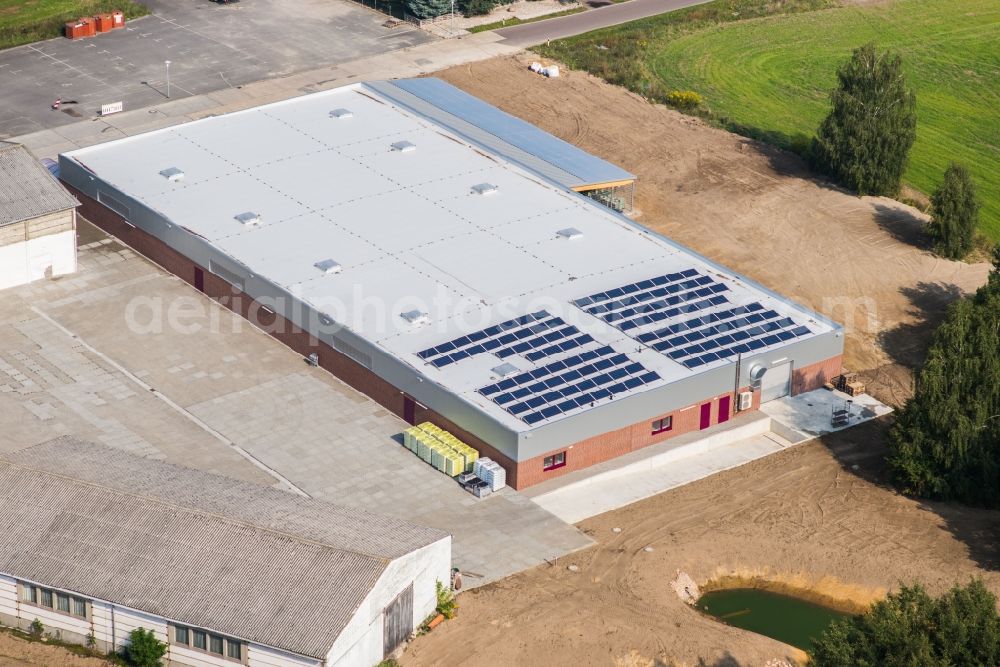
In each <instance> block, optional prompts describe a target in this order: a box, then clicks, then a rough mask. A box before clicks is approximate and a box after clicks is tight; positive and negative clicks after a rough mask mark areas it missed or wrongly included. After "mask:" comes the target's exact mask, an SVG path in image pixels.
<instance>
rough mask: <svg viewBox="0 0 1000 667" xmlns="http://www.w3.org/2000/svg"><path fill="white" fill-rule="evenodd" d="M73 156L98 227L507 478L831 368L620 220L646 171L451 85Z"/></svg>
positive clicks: (794, 317)
mask: <svg viewBox="0 0 1000 667" xmlns="http://www.w3.org/2000/svg"><path fill="white" fill-rule="evenodd" d="M60 161H61V162H60V164H61V169H62V178H63V180H64V181H65V182H66V183H67V184H69V185H70V186H71V188H72V189H73V191H74V193H76V195H77V196H78V197H79V198H80V199H81V201H82V202H83V209H82V210H83V212H84V215H85V216H86V217H87V218H88V219H90V220H92V221H93V222H95V223H96V224H98V225H99V226H101V227H103V228H104V229H105V230H106V231H108V232H110V233H112V234H114V235H115V236H117V237H118V238H119V239H120V240H122V241H123V242H124V243H126V244H128V245H131V246H132V247H134V248H136V249H137V250H139V251H140V252H143V253H144V254H146V255H148V256H149V257H151V258H153V259H154V260H155V261H157V262H159V263H161V264H162V265H163V266H165V267H167V268H168V269H170V270H171V271H173V272H174V273H176V274H177V275H179V276H180V277H182V278H183V279H185V280H187V281H189V282H190V283H191V284H192V285H193V286H194V287H195V288H197V289H199V290H201V291H203V292H205V293H206V294H208V295H209V296H211V297H213V298H216V299H219V300H221V301H222V302H223V303H226V304H227V305H229V306H230V307H232V308H233V309H234V310H236V311H237V312H240V313H242V314H244V315H245V316H247V317H250V318H251V319H253V320H254V321H255V322H256V323H257V324H258V325H259V326H261V327H262V328H264V329H266V330H268V331H270V332H271V333H272V334H274V335H275V336H277V337H278V338H279V339H280V340H282V341H283V342H285V343H286V344H288V345H289V346H291V347H292V348H293V349H295V350H297V351H299V352H300V353H302V354H303V356H308V355H310V354H315V355H316V361H317V363H318V364H319V365H321V366H323V367H324V368H327V369H329V370H331V371H332V372H333V373H335V374H336V375H338V376H339V377H341V378H342V379H344V380H345V381H346V382H348V383H349V384H351V385H352V386H354V387H355V388H357V389H359V390H361V391H363V392H365V393H367V394H369V395H370V396H372V397H373V398H375V399H376V400H378V401H379V402H381V403H382V404H383V405H386V406H387V407H389V408H390V409H391V410H393V411H394V412H395V413H396V414H398V415H400V416H401V417H403V418H404V419H405V420H407V421H409V422H411V423H419V422H421V421H424V420H430V421H432V422H434V423H436V424H437V425H438V426H440V427H441V428H444V429H445V430H448V431H451V432H452V433H454V434H455V435H456V436H457V437H459V438H461V439H462V440H464V441H465V442H467V443H468V444H470V445H472V446H473V447H475V448H477V449H479V450H480V451H481V452H482V453H483V454H484V455H487V456H489V457H491V458H493V459H494V460H496V461H498V462H499V463H500V464H501V465H503V466H504V467H505V468H506V470H507V480H508V483H510V484H511V485H512V486H514V487H515V488H525V487H526V486H529V485H531V484H535V483H538V482H541V481H544V480H546V479H549V478H551V477H554V476H558V475H561V474H564V473H566V472H569V471H572V470H575V469H580V468H583V467H586V466H589V465H592V464H594V463H597V462H599V461H603V460H606V459H609V458H612V457H614V456H617V455H620V454H623V453H626V452H629V451H633V450H636V449H639V448H641V447H645V446H647V445H651V444H655V443H657V442H661V441H663V440H665V439H667V438H670V437H673V436H676V435H679V434H681V433H686V432H690V431H696V430H699V429H708V428H712V427H714V426H717V425H719V424H721V423H725V422H726V421H728V420H729V419H730V418H731V417H733V416H735V415H736V414H737V413H738V412H741V411H748V410H755V409H757V407H758V406H759V405H760V403H761V402H762V401H768V400H773V399H775V398H778V397H781V396H784V395H786V394H789V393H798V392H800V391H805V390H809V389H814V388H817V387H819V386H821V385H822V384H823V383H824V382H826V381H828V380H829V379H830V378H832V377H833V376H834V375H837V374H839V372H840V361H841V354H842V352H843V335H842V331H841V328H840V326H839V325H837V324H836V323H834V322H832V321H830V320H828V319H826V318H824V317H822V316H820V315H819V314H817V313H814V312H812V311H810V310H808V309H806V308H803V307H802V306H800V305H798V304H795V303H793V302H792V301H790V300H788V299H786V298H784V297H782V296H780V295H778V294H776V293H774V292H772V291H770V290H768V289H766V288H764V287H763V286H761V285H759V284H757V283H755V282H753V281H752V280H749V279H748V278H746V277H744V276H741V275H739V274H737V273H735V272H734V271H732V270H730V269H727V268H726V267H723V266H720V265H718V264H717V263H715V262H713V261H711V260H709V259H707V258H705V257H702V256H700V255H698V254H697V253H695V252H692V251H691V250H689V249H688V248H685V247H682V246H680V245H678V244H677V243H674V242H673V241H671V240H670V239H667V238H665V237H663V236H661V235H659V234H657V233H655V232H653V231H651V230H650V229H647V228H645V227H643V226H642V225H639V224H637V223H635V222H634V221H632V220H630V219H629V218H628V217H626V216H625V215H623V214H622V211H627V209H628V208H629V205H630V197H631V194H630V192H631V190H630V188H631V187H632V185H633V182H634V180H635V177H634V176H633V175H632V174H629V173H628V172H626V171H625V170H623V169H621V168H619V167H616V166H614V165H610V164H608V163H607V162H605V161H603V160H600V159H599V158H597V157H595V156H592V155H589V154H587V153H585V152H584V151H582V150H580V149H579V148H577V147H575V146H572V145H570V144H568V143H566V142H564V141H561V140H559V139H557V138H556V137H553V136H552V135H549V134H547V133H545V132H543V131H541V130H540V129H538V128H536V127H534V126H532V125H530V124H528V123H526V122H524V121H523V120H520V119H518V118H515V117H513V116H510V115H508V114H506V113H503V112H501V111H500V110H498V109H496V108H494V107H491V106H490V105H488V104H486V103H485V102H482V101H481V100H478V99H476V98H474V97H472V96H470V95H467V94H466V93H463V92H462V91H460V90H458V89H457V88H454V87H453V86H450V85H449V84H447V83H445V82H443V81H440V80H437V79H411V80H402V81H388V82H386V81H383V82H370V83H357V84H353V85H349V86H345V87H341V88H336V89H333V90H329V91H325V92H321V93H315V94H311V95H306V96H303V97H298V98H295V99H291V100H286V101H283V102H278V103H275V104H269V105H266V106H262V107H257V108H253V109H248V110H245V111H241V112H237V113H232V114H228V115H224V116H218V117H213V118H207V119H203V120H199V121H195V122H192V123H187V124H184V125H178V126H173V127H169V128H166V129H162V130H157V131H154V132H150V133H147V134H143V135H138V136H134V137H129V138H125V139H120V140H117V141H113V142H109V143H106V144H101V145H98V146H93V147H90V148H85V149H81V150H76V151H72V152H70V153H66V154H63V155H62V156H60ZM706 233H711V231H710V230H706ZM761 242H762V244H766V243H769V241H768V240H766V239H762V241H761ZM331 446H336V444H335V442H334V443H331Z"/></svg>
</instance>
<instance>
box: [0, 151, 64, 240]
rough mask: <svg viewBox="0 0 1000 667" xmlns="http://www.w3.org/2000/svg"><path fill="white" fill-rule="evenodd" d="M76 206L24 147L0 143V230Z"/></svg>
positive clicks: (62, 188) (47, 171)
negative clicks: (3, 227)
mask: <svg viewBox="0 0 1000 667" xmlns="http://www.w3.org/2000/svg"><path fill="white" fill-rule="evenodd" d="M78 205H79V202H78V201H77V200H76V199H75V198H74V197H73V195H71V194H70V193H69V192H67V191H66V189H65V188H64V187H63V186H61V185H60V184H59V182H58V181H56V179H55V178H53V177H52V174H50V173H49V170H48V169H46V168H45V167H43V166H42V164H41V163H40V162H39V161H38V160H37V159H35V156H34V155H32V154H31V153H30V152H29V151H28V149H27V148H25V147H24V146H22V145H20V144H12V143H8V142H2V143H0V227H2V226H3V225H10V224H13V223H15V222H21V221H22V220H30V219H32V218H37V217H39V216H42V215H48V214H49V213H56V212H58V211H65V210H66V209H68V208H75V207H76V206H78Z"/></svg>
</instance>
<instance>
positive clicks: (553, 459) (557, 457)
mask: <svg viewBox="0 0 1000 667" xmlns="http://www.w3.org/2000/svg"><path fill="white" fill-rule="evenodd" d="M564 465H566V452H559V453H558V454H553V455H552V456H546V457H545V460H544V461H542V470H555V469H556V468H562V467H563V466H564Z"/></svg>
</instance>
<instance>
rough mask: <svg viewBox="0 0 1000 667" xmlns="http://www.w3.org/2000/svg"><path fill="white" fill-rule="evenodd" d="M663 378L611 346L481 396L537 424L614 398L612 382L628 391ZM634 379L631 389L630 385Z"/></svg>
mask: <svg viewBox="0 0 1000 667" xmlns="http://www.w3.org/2000/svg"><path fill="white" fill-rule="evenodd" d="M591 340H592V339H591ZM659 379H660V376H659V375H658V374H657V373H656V372H655V371H650V370H648V369H646V368H645V367H644V366H643V365H642V364H641V363H638V362H635V361H632V360H631V359H630V358H629V356H628V355H627V354H623V353H620V352H616V351H615V350H614V349H613V348H612V347H611V346H609V345H605V346H602V347H600V348H598V349H593V350H584V351H582V352H579V353H577V354H574V355H571V356H568V357H565V358H563V359H560V360H558V361H554V362H551V363H549V364H546V365H545V366H542V367H540V368H536V369H534V370H532V371H525V372H523V373H519V374H517V375H514V376H511V377H510V378H506V379H505V381H504V382H506V381H507V380H509V381H511V382H513V383H514V387H516V388H515V389H510V388H509V387H506V386H501V385H503V382H498V383H496V384H493V385H488V386H486V387H483V388H481V389H480V390H479V393H480V394H482V395H483V396H486V397H487V398H490V399H491V400H492V401H493V402H495V403H496V404H497V405H499V406H500V407H502V408H504V409H505V410H507V411H508V412H509V413H510V414H512V415H514V416H515V417H518V418H519V419H522V420H523V421H525V422H526V423H528V424H535V423H538V422H540V421H542V420H544V419H549V418H551V417H553V416H556V415H557V414H563V413H565V412H568V411H570V410H573V409H576V408H578V407H584V406H587V405H589V404H591V403H593V402H595V401H597V400H602V399H604V398H611V397H612V396H613V394H614V393H615V392H612V391H611V389H609V388H608V385H610V384H614V383H616V382H617V383H619V384H621V386H620V387H616V391H617V393H622V392H627V391H631V390H632V389H634V388H638V387H641V386H643V385H646V384H649V383H651V382H655V381H657V380H659ZM629 380H632V384H631V386H628V385H626V384H624V383H625V382H628V381H629Z"/></svg>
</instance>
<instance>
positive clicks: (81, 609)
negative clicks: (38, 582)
mask: <svg viewBox="0 0 1000 667" xmlns="http://www.w3.org/2000/svg"><path fill="white" fill-rule="evenodd" d="M20 586H21V602H24V603H26V604H33V605H37V606H39V607H47V608H48V609H54V610H55V611H58V612H60V613H63V614H68V615H72V616H79V617H80V618H87V600H86V599H84V598H78V597H74V596H72V595H68V594H66V593H57V592H55V591H53V590H52V589H50V588H42V587H41V586H35V585H33V584H28V583H24V582H21V583H20Z"/></svg>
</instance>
